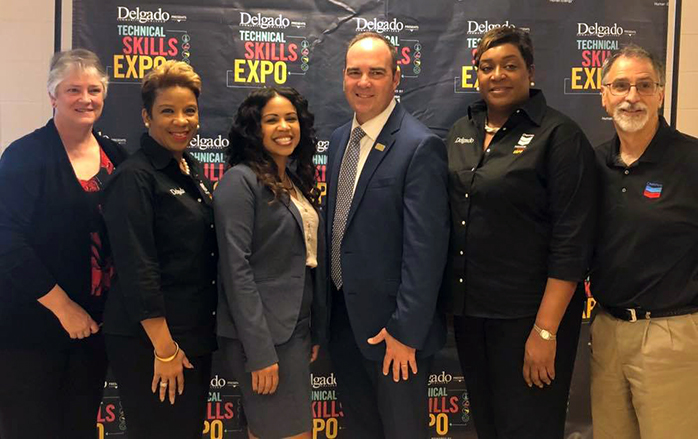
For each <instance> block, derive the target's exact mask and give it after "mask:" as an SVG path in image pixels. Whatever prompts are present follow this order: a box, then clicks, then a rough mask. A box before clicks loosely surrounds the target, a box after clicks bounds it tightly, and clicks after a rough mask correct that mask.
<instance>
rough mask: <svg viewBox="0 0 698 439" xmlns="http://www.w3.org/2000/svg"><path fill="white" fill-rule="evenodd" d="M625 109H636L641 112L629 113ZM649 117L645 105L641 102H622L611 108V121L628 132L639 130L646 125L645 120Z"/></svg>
mask: <svg viewBox="0 0 698 439" xmlns="http://www.w3.org/2000/svg"><path fill="white" fill-rule="evenodd" d="M626 110H627V111H637V110H641V111H642V112H641V113H638V114H630V113H626ZM649 118H650V114H649V111H648V109H647V105H645V104H643V103H642V102H635V103H634V104H631V103H630V102H622V103H620V104H618V106H617V107H616V108H615V109H614V110H613V121H614V122H615V123H616V124H617V125H618V127H619V128H620V129H621V130H623V131H625V132H628V133H635V132H637V131H640V130H641V129H642V128H644V127H645V125H647V121H648V120H649Z"/></svg>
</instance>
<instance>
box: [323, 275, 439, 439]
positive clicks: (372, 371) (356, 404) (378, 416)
mask: <svg viewBox="0 0 698 439" xmlns="http://www.w3.org/2000/svg"><path fill="white" fill-rule="evenodd" d="M333 294H334V300H333V306H332V328H331V340H330V345H329V352H330V356H331V357H332V366H333V369H334V371H335V373H336V374H337V389H338V393H339V399H340V400H341V402H342V411H343V413H344V420H343V422H344V425H345V426H346V429H347V431H346V432H344V431H343V432H342V433H341V435H342V436H343V437H344V436H346V437H347V438H357V439H359V438H360V439H374V438H375V439H380V438H389V439H425V438H427V437H429V432H428V424H429V407H428V400H427V381H428V378H429V371H430V369H431V363H432V359H433V357H428V358H418V359H417V370H418V373H417V375H413V374H412V371H410V377H409V379H408V380H407V381H403V380H402V379H401V380H400V381H399V382H397V383H396V382H394V381H393V374H392V369H391V372H390V374H389V375H388V376H384V375H383V362H382V361H371V360H368V359H366V358H364V356H363V355H362V354H361V351H360V350H359V347H358V346H357V345H356V341H355V339H354V333H353V332H352V329H351V326H350V324H349V316H348V315H347V311H346V306H345V305H344V300H343V298H342V297H341V294H342V293H341V292H340V293H337V291H336V290H334V289H333ZM338 299H339V300H338Z"/></svg>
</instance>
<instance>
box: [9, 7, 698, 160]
mask: <svg viewBox="0 0 698 439" xmlns="http://www.w3.org/2000/svg"><path fill="white" fill-rule="evenodd" d="M580 1H581V0H580ZM609 1H613V0H609ZM62 10H63V15H62V30H63V32H62V33H63V38H62V41H63V48H67V47H69V45H70V41H71V32H72V28H71V25H72V0H63V8H62ZM0 11H2V15H1V16H0V41H3V42H4V44H5V49H6V50H5V51H4V52H3V68H0V152H2V151H3V150H4V149H5V147H7V145H9V144H10V143H11V142H12V141H13V140H15V139H17V138H18V137H21V136H23V135H24V134H26V133H28V132H30V131H32V130H34V129H35V128H37V127H40V126H42V125H44V124H45V123H46V121H47V120H48V119H49V118H50V117H51V106H50V105H49V101H48V97H47V94H46V75H47V73H48V62H49V59H50V57H51V54H52V53H53V44H54V42H53V32H54V30H53V27H54V25H53V23H54V1H53V0H0ZM669 21H670V22H669V26H670V27H673V25H674V22H673V19H670V20H669ZM669 33H670V35H672V34H673V33H672V30H671V29H670V32H669ZM672 41H673V40H672V39H670V40H669V42H670V44H671V42H672ZM696 47H698V0H683V2H682V22H681V51H680V65H679V99H678V110H679V111H678V118H677V126H678V128H679V130H681V131H684V132H687V133H690V134H692V135H693V136H696V137H698V56H695V53H696ZM668 67H669V69H668V71H667V75H668V76H669V77H670V75H671V67H672V66H671V62H669V63H668ZM669 91H670V90H667V92H669Z"/></svg>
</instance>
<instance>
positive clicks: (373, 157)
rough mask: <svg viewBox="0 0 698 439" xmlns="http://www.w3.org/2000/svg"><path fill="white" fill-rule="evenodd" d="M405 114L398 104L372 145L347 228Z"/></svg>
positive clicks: (391, 143)
mask: <svg viewBox="0 0 698 439" xmlns="http://www.w3.org/2000/svg"><path fill="white" fill-rule="evenodd" d="M404 116H405V109H404V108H402V105H400V104H397V105H396V106H395V109H394V110H393V113H392V114H391V115H390V117H389V118H388V121H387V122H386V123H385V126H384V127H383V129H382V130H381V132H380V134H379V135H378V139H377V140H376V143H375V144H374V145H373V146H372V147H371V151H370V152H369V153H368V157H367V158H366V163H365V164H364V167H363V169H362V170H361V175H360V176H359V181H358V182H357V184H356V190H355V191H354V198H353V199H352V202H351V208H350V209H349V215H348V216H347V226H346V228H349V224H350V223H351V220H352V218H353V217H354V212H356V209H357V208H358V206H359V204H361V199H362V198H363V196H364V193H365V192H366V187H367V186H368V183H369V182H370V181H371V178H372V177H373V174H374V173H375V172H376V169H378V165H380V163H381V162H382V161H383V159H384V158H385V156H386V155H388V152H389V151H390V148H392V146H393V144H394V143H395V137H396V135H397V132H398V131H400V126H401V125H402V119H403V117H404ZM379 144H380V145H383V146H381V147H380V148H376V146H378V145H379Z"/></svg>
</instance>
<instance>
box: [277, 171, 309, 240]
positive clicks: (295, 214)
mask: <svg viewBox="0 0 698 439" xmlns="http://www.w3.org/2000/svg"><path fill="white" fill-rule="evenodd" d="M286 173H287V174H288V175H289V177H290V178H291V180H293V183H294V184H295V185H296V187H298V186H299V184H298V179H297V178H296V176H295V175H294V174H293V172H290V171H289V169H288V168H286ZM281 199H282V200H283V202H284V206H286V208H287V209H288V210H289V212H291V215H293V218H295V219H296V223H298V227H300V229H301V236H305V232H304V231H303V217H302V216H301V213H300V211H299V210H298V208H297V207H296V204H295V203H294V202H293V201H292V200H291V198H290V197H282V198H281Z"/></svg>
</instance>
